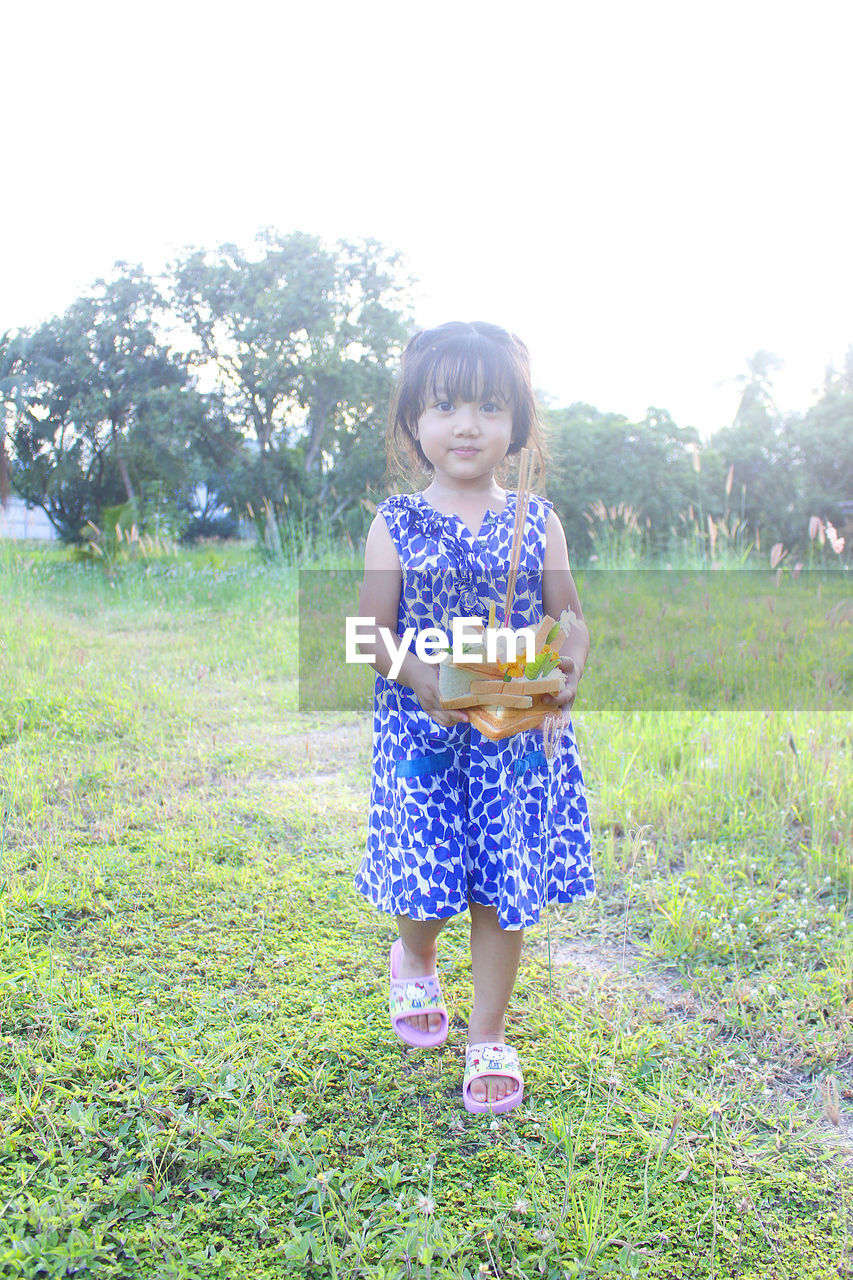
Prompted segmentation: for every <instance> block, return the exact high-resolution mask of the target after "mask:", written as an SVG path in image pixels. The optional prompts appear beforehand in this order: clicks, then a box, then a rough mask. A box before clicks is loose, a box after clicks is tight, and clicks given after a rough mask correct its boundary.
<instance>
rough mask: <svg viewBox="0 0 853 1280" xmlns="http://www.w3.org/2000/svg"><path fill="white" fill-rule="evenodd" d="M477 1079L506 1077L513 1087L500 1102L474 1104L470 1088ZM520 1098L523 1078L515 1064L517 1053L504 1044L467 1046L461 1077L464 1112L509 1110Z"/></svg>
mask: <svg viewBox="0 0 853 1280" xmlns="http://www.w3.org/2000/svg"><path fill="white" fill-rule="evenodd" d="M480 1076H509V1077H510V1079H511V1080H514V1081H515V1082H516V1088H515V1089H513V1090H512V1092H511V1093H508V1094H507V1095H506V1097H505V1098H501V1100H500V1102H475V1101H474V1099H473V1098H472V1097H471V1094H470V1089H471V1084H472V1082H473V1081H474V1080H478V1079H479V1078H480ZM523 1097H524V1078H523V1077H522V1074H521V1068H520V1067H519V1065H518V1052H517V1051H516V1050H515V1049H513V1048H512V1046H511V1045H508V1044H469V1045H468V1048H467V1050H466V1051H465V1078H464V1079H463V1081H462V1101H463V1102H464V1103H465V1110H466V1111H472V1112H475V1113H477V1114H479V1113H481V1112H485V1111H512V1110H513V1108H514V1107H517V1106H519V1105H520V1103H521V1100H522V1098H523Z"/></svg>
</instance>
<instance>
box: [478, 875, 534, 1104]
mask: <svg viewBox="0 0 853 1280" xmlns="http://www.w3.org/2000/svg"><path fill="white" fill-rule="evenodd" d="M468 907H469V910H470V912H471V971H472V973H473V976H474V1007H473V1009H472V1010H471V1017H470V1018H469V1019H468V1043H469V1044H485V1043H488V1044H503V1043H504V1017H505V1015H506V1010H507V1005H508V1004H509V999H510V996H511V995H512V991H513V987H514V986H515V978H516V974H517V973H518V962H519V960H520V959H521V946H522V942H523V939H524V931H523V930H522V929H502V928H501V927H500V925H499V924H498V913H497V911H496V909H495V908H494V907H483V906H481V905H480V904H479V903H477V902H471V901H469V903H468ZM514 1087H515V1086H514V1084H513V1082H512V1081H511V1080H510V1079H508V1078H507V1077H506V1076H481V1077H480V1079H479V1080H475V1081H474V1083H473V1084H472V1085H471V1096H472V1097H473V1098H474V1100H475V1102H500V1100H501V1099H502V1098H505V1097H506V1095H507V1094H508V1093H511V1092H512V1090H513V1088H514Z"/></svg>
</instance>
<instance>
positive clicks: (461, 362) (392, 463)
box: [388, 320, 545, 482]
mask: <svg viewBox="0 0 853 1280" xmlns="http://www.w3.org/2000/svg"><path fill="white" fill-rule="evenodd" d="M439 390H440V391H441V392H442V394H443V395H446V396H447V397H448V398H449V399H450V400H451V401H459V402H462V403H465V402H471V401H474V400H481V399H485V398H487V397H488V396H496V397H499V398H500V399H502V400H504V401H505V402H506V403H507V404H511V405H512V439H511V441H510V446H509V449H508V450H507V456H511V455H512V454H515V453H518V452H519V450H520V449H523V448H525V447H526V448H529V449H533V451H534V455H535V457H536V461H537V463H538V468H537V469H538V471H539V477H538V478H539V480H540V482H541V480H542V478H543V476H544V470H545V458H544V451H543V445H542V425H541V422H540V419H539V413H538V410H537V407H536V397H535V396H534V394H533V387H532V386H531V384H530V354H529V352H528V350H527V347H526V346H525V345H524V343H523V342H522V341H521V339H520V338H517V337H516V335H515V334H514V333H509V332H508V330H506V329H501V328H500V326H499V325H496V324H486V323H485V322H483V321H480V320H478V321H474V322H473V323H471V324H466V323H465V322H464V321H461V320H453V321H451V322H450V323H449V324H441V325H439V326H438V327H437V328H435V329H421V331H420V333H416V334H415V336H414V337H413V338H411V339H410V340H409V343H408V345H407V346H406V349H405V351H404V352H403V360H402V366H401V370H400V377H399V379H398V382H397V387H396V390H395V392H394V395H393V397H392V400H391V409H390V412H389V415H388V468H389V472H393V471H395V470H396V471H397V472H399V473H402V474H406V473H407V472H409V471H411V470H412V469H418V470H425V471H431V470H432V467H431V464H430V463H429V462H428V460H427V458H426V457H425V455H424V452H423V450H422V449H421V446H420V444H419V442H418V438H417V425H418V419H419V418H420V416H421V414H422V413H423V411H424V409H425V408H426V404H427V401H428V400H429V398H430V396H432V395H434V394H435V393H436V392H437V391H439Z"/></svg>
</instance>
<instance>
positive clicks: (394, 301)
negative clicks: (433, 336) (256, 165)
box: [173, 231, 406, 514]
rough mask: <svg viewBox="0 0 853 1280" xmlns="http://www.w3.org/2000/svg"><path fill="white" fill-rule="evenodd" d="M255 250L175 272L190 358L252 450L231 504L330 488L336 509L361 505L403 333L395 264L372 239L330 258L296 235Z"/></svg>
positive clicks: (232, 250) (187, 264)
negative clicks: (210, 376) (205, 373)
mask: <svg viewBox="0 0 853 1280" xmlns="http://www.w3.org/2000/svg"><path fill="white" fill-rule="evenodd" d="M256 250H257V251H256V252H255V253H254V254H253V255H248V254H246V253H244V252H243V251H242V250H240V249H239V248H238V247H237V246H236V245H233V244H226V245H222V246H220V247H219V248H218V249H217V250H215V251H214V252H212V253H206V252H204V251H202V250H195V251H192V252H189V253H188V254H187V255H186V256H185V257H184V258H183V259H182V261H180V262H179V263H178V264H177V265H176V266H175V268H174V284H173V298H174V307H175V310H176V312H177V314H178V315H179V316H180V318H181V319H182V320H183V322H184V323H185V324H186V326H187V328H188V330H189V332H190V334H191V335H192V339H193V344H194V345H193V349H192V352H191V355H190V359H191V361H192V362H193V363H194V364H196V365H197V366H205V365H206V366H208V368H209V369H212V370H213V371H214V372H215V375H216V378H217V381H218V386H219V388H220V391H221V394H222V397H223V402H224V404H225V405H226V407H227V410H228V412H229V414H230V416H231V419H232V421H233V422H234V423H235V425H236V426H237V427H238V429H239V430H240V431H241V432H242V434H243V435H244V437H245V438H246V440H247V441H248V442H250V445H251V447H250V448H249V449H247V450H246V451H244V455H243V465H242V467H239V468H238V467H236V466H235V467H234V468H233V470H232V474H231V481H230V483H231V491H232V493H233V496H234V500H235V501H237V502H242V503H245V502H247V501H254V502H255V503H260V502H262V501H263V500H268V501H271V502H272V503H273V504H280V503H282V502H283V501H284V500H285V497H287V498H288V500H289V502H290V504H291V506H295V505H298V504H299V503H300V502H301V503H302V505H303V507H304V506H305V505H306V504H308V502H309V501H311V502H312V503H317V502H318V501H322V500H324V499H327V498H328V497H329V496H330V495H331V493H332V489H334V490H335V491H336V493H337V495H338V502H339V503H341V504H342V506H341V511H343V510H344V509H346V508H348V507H353V506H356V507H357V505H358V501H359V496H360V493H361V492H363V490H362V489H361V488H358V489H357V490H356V489H354V488H353V486H354V485H357V486H361V485H363V484H365V483H376V482H377V481H378V478H379V476H380V475H381V471H382V466H381V463H380V459H381V456H382V451H381V436H382V428H383V424H384V416H385V411H386V407H387V403H388V397H389V392H390V385H391V379H392V370H393V368H394V366H395V365H396V363H397V361H398V359H399V355H400V350H401V346H402V342H403V339H404V337H405V332H406V330H405V316H404V312H403V295H404V289H405V286H406V282H405V281H404V280H403V278H402V276H401V272H400V263H399V260H398V258H397V256H396V255H394V254H391V253H389V252H388V251H387V250H385V249H384V248H383V247H382V246H381V245H379V244H377V243H376V242H375V241H370V240H368V241H364V242H362V243H357V244H356V243H348V242H340V243H339V244H338V245H337V246H335V248H333V249H329V248H325V247H324V246H323V244H322V242H321V241H320V240H319V239H318V238H317V237H316V236H309V235H305V234H303V233H301V232H297V233H293V234H291V235H284V236H282V235H278V234H276V233H274V232H272V231H267V232H264V233H262V234H261V235H260V236H259V237H258V242H257V246H256ZM374 439H375V440H376V444H375V446H374V447H371V441H372V440H374ZM332 496H333V495H332ZM314 510H317V507H316V506H314ZM339 514H340V513H339Z"/></svg>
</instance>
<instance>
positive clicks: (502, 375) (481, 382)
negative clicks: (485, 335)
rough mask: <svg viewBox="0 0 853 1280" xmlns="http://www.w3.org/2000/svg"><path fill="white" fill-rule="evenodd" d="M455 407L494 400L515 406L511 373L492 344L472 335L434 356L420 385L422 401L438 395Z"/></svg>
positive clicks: (508, 364) (502, 354) (507, 363)
mask: <svg viewBox="0 0 853 1280" xmlns="http://www.w3.org/2000/svg"><path fill="white" fill-rule="evenodd" d="M439 392H440V393H441V394H442V395H443V396H447V398H448V400H451V401H452V402H453V403H455V404H471V403H474V402H475V401H481V400H485V399H487V398H488V397H489V396H494V397H495V398H496V399H498V400H501V401H502V402H504V403H513V404H517V403H518V399H519V397H518V388H517V386H516V377H515V370H514V369H513V368H512V365H511V363H510V362H509V361H508V360H507V358H506V356H505V355H504V353H502V352H501V351H500V350H499V349H498V348H497V347H496V346H495V344H494V343H492V342H481V341H479V340H478V339H477V338H476V337H474V336H473V335H472V337H471V338H468V339H465V340H463V341H462V342H457V343H454V345H453V347H452V349H451V350H446V351H443V352H441V353H440V354H438V355H437V358H436V360H435V363H434V364H433V366H432V368H431V369H430V370H429V372H428V374H427V376H426V379H425V382H424V399H425V400H426V399H427V398H429V397H430V396H435V395H437V394H438V393H439Z"/></svg>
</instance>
